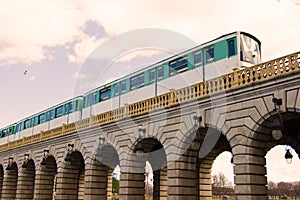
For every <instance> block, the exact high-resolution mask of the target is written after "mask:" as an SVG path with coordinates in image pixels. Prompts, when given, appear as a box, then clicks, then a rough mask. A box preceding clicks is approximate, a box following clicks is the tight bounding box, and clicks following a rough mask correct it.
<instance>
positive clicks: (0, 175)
mask: <svg viewBox="0 0 300 200" xmlns="http://www.w3.org/2000/svg"><path fill="white" fill-rule="evenodd" d="M3 176H4V171H3V166H2V165H0V199H1V195H2V186H3Z"/></svg>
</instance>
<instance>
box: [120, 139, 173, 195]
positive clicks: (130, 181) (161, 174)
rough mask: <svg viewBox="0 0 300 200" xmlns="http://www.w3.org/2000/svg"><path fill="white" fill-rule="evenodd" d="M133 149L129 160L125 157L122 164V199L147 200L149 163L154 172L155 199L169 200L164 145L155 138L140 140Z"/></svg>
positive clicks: (128, 157) (129, 154)
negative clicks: (144, 199) (147, 165)
mask: <svg viewBox="0 0 300 200" xmlns="http://www.w3.org/2000/svg"><path fill="white" fill-rule="evenodd" d="M131 149H132V151H131V152H129V153H128V154H127V158H124V157H123V159H122V160H121V162H120V167H121V180H120V181H121V184H120V197H121V198H124V199H133V198H137V199H143V198H145V197H144V196H145V189H146V185H145V179H146V177H145V175H146V174H145V167H146V161H148V162H149V164H150V165H151V168H152V170H153V199H155V200H157V199H167V196H168V195H167V192H168V188H167V185H168V180H167V155H166V152H165V149H164V146H163V145H162V143H161V142H160V141H159V140H158V139H156V138H154V137H145V138H139V139H137V140H136V141H135V143H134V144H133V147H132V148H131ZM132 186H135V187H132Z"/></svg>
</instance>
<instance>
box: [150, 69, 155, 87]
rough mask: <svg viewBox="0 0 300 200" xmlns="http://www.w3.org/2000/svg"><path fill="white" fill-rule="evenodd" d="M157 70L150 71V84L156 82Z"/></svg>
mask: <svg viewBox="0 0 300 200" xmlns="http://www.w3.org/2000/svg"><path fill="white" fill-rule="evenodd" d="M155 74H156V73H155V69H151V70H150V71H149V83H150V84H151V83H154V82H155Z"/></svg>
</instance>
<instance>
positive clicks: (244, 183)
mask: <svg viewBox="0 0 300 200" xmlns="http://www.w3.org/2000/svg"><path fill="white" fill-rule="evenodd" d="M244 148H245V149H247V152H251V151H252V153H251V154H252V155H247V154H246V155H245V154H242V149H240V150H239V152H236V154H235V155H234V164H235V166H234V173H235V177H234V183H235V187H234V189H235V199H236V200H254V199H255V200H267V199H268V189H267V186H266V185H267V177H266V176H265V175H266V168H265V157H264V155H255V152H256V151H257V150H256V149H252V150H251V149H250V150H249V147H244ZM244 152H246V151H244ZM248 154H250V153H248Z"/></svg>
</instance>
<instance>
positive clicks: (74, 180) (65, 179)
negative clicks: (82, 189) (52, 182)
mask: <svg viewBox="0 0 300 200" xmlns="http://www.w3.org/2000/svg"><path fill="white" fill-rule="evenodd" d="M79 175H80V174H79V169H78V167H77V166H64V168H59V169H58V173H57V176H56V199H57V200H69V199H77V198H78V180H79Z"/></svg>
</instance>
